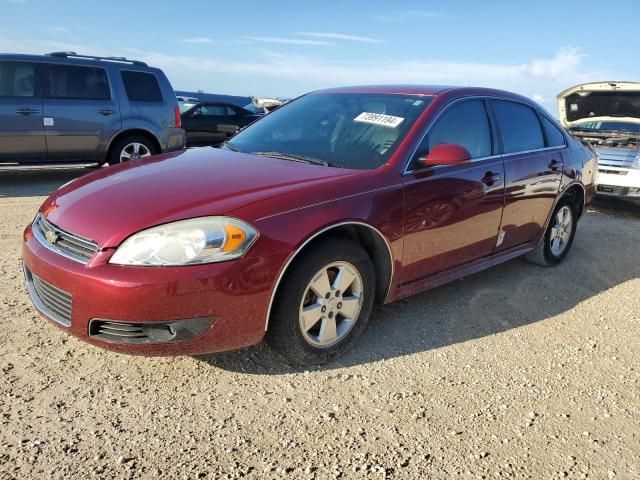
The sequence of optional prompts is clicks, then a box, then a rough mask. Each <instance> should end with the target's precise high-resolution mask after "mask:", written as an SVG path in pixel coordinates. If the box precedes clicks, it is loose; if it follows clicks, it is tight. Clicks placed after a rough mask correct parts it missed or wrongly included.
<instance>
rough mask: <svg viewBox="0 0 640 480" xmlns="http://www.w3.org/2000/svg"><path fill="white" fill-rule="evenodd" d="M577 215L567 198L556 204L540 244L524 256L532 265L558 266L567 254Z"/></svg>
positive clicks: (574, 231) (574, 232)
mask: <svg viewBox="0 0 640 480" xmlns="http://www.w3.org/2000/svg"><path fill="white" fill-rule="evenodd" d="M577 223H578V215H577V210H576V206H575V204H574V203H573V202H572V201H571V199H569V198H563V199H562V200H560V202H558V205H557V206H556V208H555V210H554V211H553V216H552V217H551V221H550V222H549V226H548V227H547V230H546V232H545V233H544V238H543V239H542V243H541V244H540V245H539V246H538V247H537V248H536V249H535V250H533V251H531V252H530V253H528V254H527V255H526V259H527V260H529V261H530V262H532V263H535V264H538V265H542V266H544V267H553V266H556V265H558V264H559V263H560V262H562V260H564V258H565V257H566V256H567V254H568V253H569V250H571V246H572V245H573V240H574V238H575V236H576V228H577V226H578V224H577Z"/></svg>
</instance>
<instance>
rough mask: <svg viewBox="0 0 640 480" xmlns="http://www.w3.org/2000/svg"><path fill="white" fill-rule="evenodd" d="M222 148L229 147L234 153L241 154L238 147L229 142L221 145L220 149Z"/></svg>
mask: <svg viewBox="0 0 640 480" xmlns="http://www.w3.org/2000/svg"><path fill="white" fill-rule="evenodd" d="M222 147H227V148H228V149H229V150H231V151H232V152H239V151H240V150H238V147H236V146H235V145H234V144H233V143H231V142H229V141H225V142H222V144H221V145H220V148H222Z"/></svg>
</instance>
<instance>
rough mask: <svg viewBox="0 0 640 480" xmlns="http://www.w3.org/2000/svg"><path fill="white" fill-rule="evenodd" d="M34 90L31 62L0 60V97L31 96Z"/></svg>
mask: <svg viewBox="0 0 640 480" xmlns="http://www.w3.org/2000/svg"><path fill="white" fill-rule="evenodd" d="M34 91H35V75H34V66H33V64H31V63H22V62H0V97H33V96H34Z"/></svg>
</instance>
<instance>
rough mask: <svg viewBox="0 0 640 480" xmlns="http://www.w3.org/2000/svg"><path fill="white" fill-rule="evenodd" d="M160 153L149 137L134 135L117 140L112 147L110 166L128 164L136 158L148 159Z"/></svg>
mask: <svg viewBox="0 0 640 480" xmlns="http://www.w3.org/2000/svg"><path fill="white" fill-rule="evenodd" d="M156 153H158V151H157V148H156V146H155V145H154V143H153V142H152V141H151V140H149V139H148V138H147V137H143V136H141V135H134V136H130V137H124V138H121V139H120V140H117V141H116V143H114V144H113V146H112V147H111V152H110V154H109V165H117V164H118V163H124V162H128V161H129V160H134V159H136V158H146V157H150V156H151V155H155V154H156Z"/></svg>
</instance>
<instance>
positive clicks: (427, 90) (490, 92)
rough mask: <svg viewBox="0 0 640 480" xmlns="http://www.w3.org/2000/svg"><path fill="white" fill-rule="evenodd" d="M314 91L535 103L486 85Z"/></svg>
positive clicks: (355, 88) (396, 86)
mask: <svg viewBox="0 0 640 480" xmlns="http://www.w3.org/2000/svg"><path fill="white" fill-rule="evenodd" d="M313 93H386V94H396V95H421V96H436V95H442V94H444V93H446V94H447V95H450V96H452V97H463V96H473V95H475V96H488V97H501V98H509V99H513V100H519V101H524V102H526V103H534V102H533V101H532V100H530V99H529V98H527V97H524V96H522V95H518V94H517V93H513V92H508V91H506V90H497V89H494V88H484V87H460V86H453V85H361V86H352V87H338V88H330V89H326V90H318V91H316V92H313Z"/></svg>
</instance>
